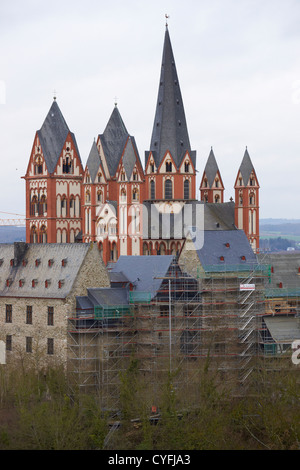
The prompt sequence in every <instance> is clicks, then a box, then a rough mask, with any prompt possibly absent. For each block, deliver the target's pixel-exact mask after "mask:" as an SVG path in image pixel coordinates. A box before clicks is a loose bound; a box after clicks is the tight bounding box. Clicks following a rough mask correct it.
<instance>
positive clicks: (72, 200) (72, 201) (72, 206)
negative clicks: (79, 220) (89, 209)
mask: <svg viewBox="0 0 300 470" xmlns="http://www.w3.org/2000/svg"><path fill="white" fill-rule="evenodd" d="M69 208H70V217H74V216H75V197H74V196H70V202H69Z"/></svg>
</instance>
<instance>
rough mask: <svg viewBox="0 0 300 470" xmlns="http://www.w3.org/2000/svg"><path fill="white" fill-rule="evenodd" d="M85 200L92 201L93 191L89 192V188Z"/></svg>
mask: <svg viewBox="0 0 300 470" xmlns="http://www.w3.org/2000/svg"><path fill="white" fill-rule="evenodd" d="M85 202H87V203H89V202H91V193H90V192H89V190H87V191H86V193H85Z"/></svg>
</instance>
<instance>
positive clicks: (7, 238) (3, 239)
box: [0, 226, 26, 243]
mask: <svg viewBox="0 0 300 470" xmlns="http://www.w3.org/2000/svg"><path fill="white" fill-rule="evenodd" d="M25 241H26V230H25V227H11V226H9V227H8V226H0V243H13V242H25Z"/></svg>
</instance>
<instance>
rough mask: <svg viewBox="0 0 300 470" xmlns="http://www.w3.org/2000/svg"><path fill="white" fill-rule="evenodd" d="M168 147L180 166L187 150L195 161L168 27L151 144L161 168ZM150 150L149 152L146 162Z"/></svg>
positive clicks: (156, 161) (194, 161)
mask: <svg viewBox="0 0 300 470" xmlns="http://www.w3.org/2000/svg"><path fill="white" fill-rule="evenodd" d="M167 150H169V151H170V152H171V155H172V157H173V159H174V162H175V164H176V165H177V167H179V165H180V164H181V162H182V158H183V156H184V154H185V153H186V152H187V151H188V152H189V154H190V155H191V158H192V162H193V165H194V166H195V164H196V152H194V151H193V152H192V151H191V147H190V141H189V135H188V130H187V123H186V118H185V112H184V106H183V101H182V96H181V91H180V86H179V81H178V76H177V71H176V65H175V60H174V56H173V51H172V46H171V41H170V36H169V31H168V28H166V32H165V40H164V48H163V56H162V65H161V75H160V84H159V90H158V99H157V105H156V112H155V119H154V125H153V131H152V138H151V143H150V151H152V153H153V156H154V159H155V164H156V166H157V167H158V166H159V165H160V163H161V161H162V159H163V157H164V155H165V153H166V151H167ZM148 155H149V152H146V154H145V158H146V163H147V158H148Z"/></svg>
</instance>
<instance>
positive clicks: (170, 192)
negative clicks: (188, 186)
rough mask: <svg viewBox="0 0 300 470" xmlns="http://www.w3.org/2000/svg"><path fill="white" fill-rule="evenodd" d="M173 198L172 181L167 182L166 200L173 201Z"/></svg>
mask: <svg viewBox="0 0 300 470" xmlns="http://www.w3.org/2000/svg"><path fill="white" fill-rule="evenodd" d="M172 197H173V188H172V181H171V180H166V182H165V199H172Z"/></svg>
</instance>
